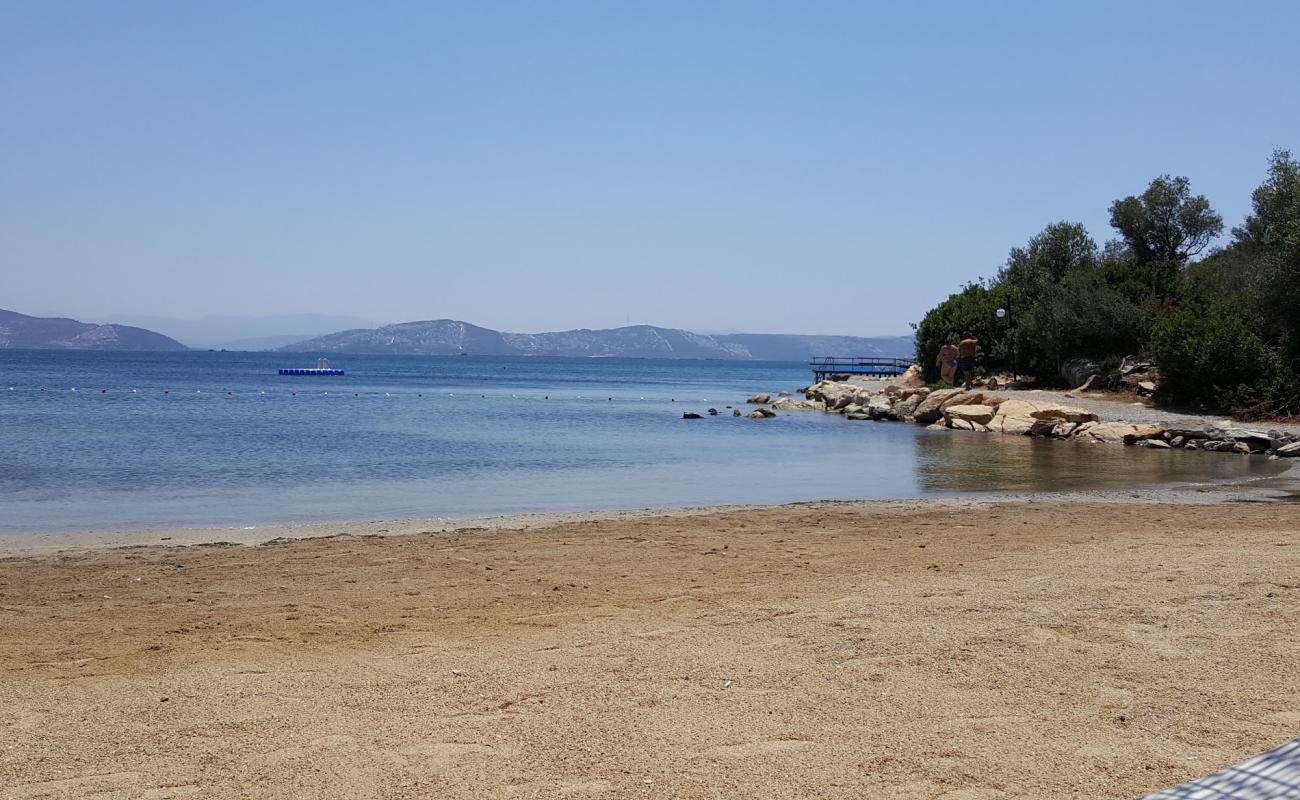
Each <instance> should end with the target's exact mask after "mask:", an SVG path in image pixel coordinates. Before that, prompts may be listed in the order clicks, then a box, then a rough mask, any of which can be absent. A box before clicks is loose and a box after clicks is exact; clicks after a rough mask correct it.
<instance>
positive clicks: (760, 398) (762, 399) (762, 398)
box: [745, 392, 772, 406]
mask: <svg viewBox="0 0 1300 800" xmlns="http://www.w3.org/2000/svg"><path fill="white" fill-rule="evenodd" d="M745 402H746V403H756V404H758V405H760V406H765V405H767V404H768V403H770V402H772V395H770V394H766V393H761V392H760V393H759V394H756V395H754V396H753V397H751V398H749V399H748V400H746V401H745Z"/></svg>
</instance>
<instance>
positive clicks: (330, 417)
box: [0, 350, 1280, 533]
mask: <svg viewBox="0 0 1300 800" xmlns="http://www.w3.org/2000/svg"><path fill="white" fill-rule="evenodd" d="M332 360H333V364H332V366H335V367H339V368H342V369H344V370H345V371H346V374H345V375H343V376H331V377H320V376H280V375H279V374H278V369H279V368H280V367H311V366H315V354H310V355H293V354H284V353H224V352H181V353H108V352H73V351H38V350H0V533H17V532H46V531H66V532H77V531H106V530H134V529H155V528H187V527H196V528H197V527H201V528H214V527H230V528H248V527H257V526H269V525H276V524H294V523H310V522H329V521H359V520H380V519H422V520H431V521H434V522H437V521H442V522H454V521H456V520H463V519H474V518H481V517H487V516H496V515H511V514H522V513H534V512H555V513H559V512H577V511H592V510H613V509H642V508H667V507H693V506H715V505H748V504H781V503H791V502H798V501H812V500H862V499H904V498H926V497H953V496H961V495H979V494H986V493H991V492H992V493H997V492H1003V493H1006V492H1012V493H1019V492H1044V491H1046V492H1052V491H1071V490H1078V489H1113V488H1130V487H1141V486H1161V485H1169V484H1173V483H1198V484H1209V483H1217V482H1223V481H1238V480H1246V479H1250V478H1258V477H1266V476H1268V475H1272V474H1275V473H1276V472H1277V471H1278V470H1279V469H1280V467H1278V466H1276V465H1275V464H1272V463H1270V462H1267V461H1264V460H1261V459H1255V458H1225V457H1222V456H1216V455H1214V454H1207V453H1197V452H1158V453H1155V452H1146V451H1139V450H1138V449H1136V448H1124V447H1105V446H1096V447H1088V446H1082V445H1077V446H1075V445H1069V444H1063V443H1059V442H1051V441H1041V440H1032V439H1028V438H1023V437H1003V436H981V435H977V434H962V433H952V432H942V431H929V430H925V429H924V428H923V427H920V426H915V425H906V424H898V423H894V424H887V423H872V422H854V421H850V420H847V419H845V418H843V417H841V416H838V415H828V414H822V413H817V412H791V413H782V414H780V415H779V416H777V417H776V418H774V419H766V420H751V419H748V418H746V417H744V416H741V417H735V416H733V414H732V412H733V410H734V409H739V410H740V411H741V412H742V414H744V413H747V412H748V411H749V410H750V408H751V407H750V406H747V405H746V404H745V400H746V398H747V397H749V396H750V395H752V394H754V393H757V392H769V393H772V394H773V395H775V394H776V393H777V392H779V391H782V390H785V391H791V392H793V391H795V390H797V389H798V388H799V387H801V386H804V385H806V384H807V383H809V382H810V380H811V378H812V376H811V373H810V371H809V369H808V367H807V365H806V364H802V363H786V362H761V361H693V360H654V359H622V358H586V359H582V358H536V357H524V358H520V357H491V356H473V355H468V356H379V355H347V356H335V357H333V359H332ZM710 408H714V409H717V411H718V412H719V413H718V415H717V416H710V415H708V414H707V410H708V409H710ZM686 411H693V412H696V413H699V414H701V415H703V418H702V419H699V420H686V419H683V418H682V414H683V412H686Z"/></svg>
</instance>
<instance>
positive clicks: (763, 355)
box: [277, 319, 915, 361]
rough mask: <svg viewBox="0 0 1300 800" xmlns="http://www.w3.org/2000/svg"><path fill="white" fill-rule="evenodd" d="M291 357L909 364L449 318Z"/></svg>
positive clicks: (339, 337)
mask: <svg viewBox="0 0 1300 800" xmlns="http://www.w3.org/2000/svg"><path fill="white" fill-rule="evenodd" d="M277 349H278V350H279V351H281V352H291V353H357V354H363V353H364V354H409V355H458V354H460V353H471V354H474V355H501V356H517V355H529V356H578V357H581V356H588V357H592V356H595V357H623V358H720V359H757V360H763V361H802V360H805V359H807V358H809V357H812V356H878V357H896V358H911V357H912V355H913V353H914V351H915V342H914V340H913V338H912V337H911V336H883V337H872V338H864V337H858V336H799V335H787V334H774V333H729V334H715V335H711V336H710V335H706V334H702V333H692V332H691V331H686V330H681V329H678V328H658V327H654V326H652V325H632V326H629V327H626V328H609V329H604V330H590V329H587V328H582V329H578V330H571V331H558V332H553V333H504V332H502V331H495V330H492V329H491V328H482V327H479V326H477V325H471V324H470V323H468V322H461V321H460V320H452V319H437V320H426V321H423V322H402V323H398V324H396V325H384V326H382V327H379V328H354V329H352V330H346V331H340V332H338V333H331V334H329V335H327V336H319V337H316V338H314V339H307V340H305V341H301V342H295V343H293V344H288V345H284V346H282V347H279V348H277Z"/></svg>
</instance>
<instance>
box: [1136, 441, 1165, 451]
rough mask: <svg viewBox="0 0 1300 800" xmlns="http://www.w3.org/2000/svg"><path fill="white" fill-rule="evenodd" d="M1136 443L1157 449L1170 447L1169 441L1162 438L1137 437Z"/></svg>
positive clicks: (1139, 445)
mask: <svg viewBox="0 0 1300 800" xmlns="http://www.w3.org/2000/svg"><path fill="white" fill-rule="evenodd" d="M1137 445H1138V447H1151V448H1154V449H1157V450H1168V449H1169V448H1170V444H1169V442H1166V441H1165V440H1164V439H1139V440H1138V442H1137Z"/></svg>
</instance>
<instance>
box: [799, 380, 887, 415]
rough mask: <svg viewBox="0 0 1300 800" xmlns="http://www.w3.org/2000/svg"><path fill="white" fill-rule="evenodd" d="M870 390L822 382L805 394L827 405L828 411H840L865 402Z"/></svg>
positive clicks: (809, 388) (847, 384)
mask: <svg viewBox="0 0 1300 800" xmlns="http://www.w3.org/2000/svg"><path fill="white" fill-rule="evenodd" d="M870 393H871V392H870V390H868V389H866V388H865V387H863V386H857V385H854V384H851V383H842V382H839V381H822V382H821V383H816V384H813V385H812V386H809V387H808V391H807V392H806V393H805V395H806V396H807V398H808V399H809V400H818V401H821V402H823V403H825V404H826V410H827V411H839V410H840V409H841V408H844V407H845V406H847V405H849V404H851V403H859V404H862V403H863V402H864V398H866V397H867V396H868V395H870Z"/></svg>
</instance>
